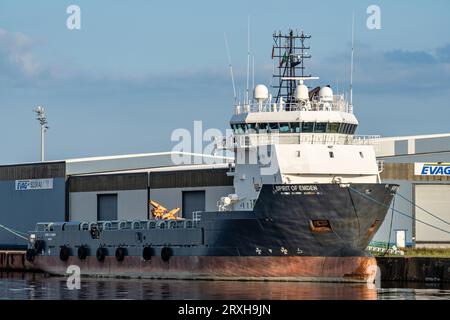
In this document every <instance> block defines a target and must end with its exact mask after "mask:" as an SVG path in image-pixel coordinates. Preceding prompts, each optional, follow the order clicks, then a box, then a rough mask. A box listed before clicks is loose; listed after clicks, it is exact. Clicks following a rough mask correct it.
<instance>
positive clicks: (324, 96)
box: [319, 86, 333, 102]
mask: <svg viewBox="0 0 450 320" xmlns="http://www.w3.org/2000/svg"><path fill="white" fill-rule="evenodd" d="M319 99H320V101H322V102H333V90H331V88H330V87H329V86H327V87H323V88H322V89H320V91H319Z"/></svg>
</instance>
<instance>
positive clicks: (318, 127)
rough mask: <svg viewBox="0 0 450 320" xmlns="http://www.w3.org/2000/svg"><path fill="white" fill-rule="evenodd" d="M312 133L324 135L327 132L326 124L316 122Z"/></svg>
mask: <svg viewBox="0 0 450 320" xmlns="http://www.w3.org/2000/svg"><path fill="white" fill-rule="evenodd" d="M314 132H317V133H325V132H327V123H326V122H318V123H316V126H315V127H314Z"/></svg>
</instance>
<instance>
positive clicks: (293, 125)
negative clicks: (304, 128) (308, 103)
mask: <svg viewBox="0 0 450 320" xmlns="http://www.w3.org/2000/svg"><path fill="white" fill-rule="evenodd" d="M291 131H292V132H293V133H300V123H298V122H293V123H291Z"/></svg>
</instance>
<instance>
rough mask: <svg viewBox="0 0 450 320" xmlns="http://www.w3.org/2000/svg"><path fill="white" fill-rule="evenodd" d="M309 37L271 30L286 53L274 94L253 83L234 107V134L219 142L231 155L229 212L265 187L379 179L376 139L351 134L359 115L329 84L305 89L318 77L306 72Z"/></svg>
mask: <svg viewBox="0 0 450 320" xmlns="http://www.w3.org/2000/svg"><path fill="white" fill-rule="evenodd" d="M308 38H309V37H308V36H305V35H304V34H303V33H302V34H300V35H294V34H293V32H292V31H291V32H290V34H289V36H282V35H281V34H280V35H274V41H275V45H274V50H275V49H278V48H279V49H280V50H281V49H283V50H284V52H282V51H281V52H280V54H279V56H278V57H279V58H280V61H277V62H276V63H278V69H279V74H278V75H274V77H277V78H278V79H279V84H278V85H277V86H274V89H276V90H278V93H277V95H276V96H275V97H273V96H272V94H270V93H269V90H268V88H267V87H266V86H265V85H263V84H259V85H257V86H256V87H255V88H254V90H253V100H252V101H248V102H246V103H244V104H243V105H239V104H238V105H236V106H235V107H234V115H233V117H232V118H231V121H230V124H231V127H232V129H233V135H232V136H229V137H225V138H219V139H218V148H226V149H229V150H231V151H233V152H234V153H235V169H234V172H231V173H230V174H231V175H234V186H235V193H236V195H234V201H230V200H229V199H224V201H223V200H222V204H223V203H224V202H225V203H230V204H234V205H233V206H231V205H229V209H230V210H231V209H234V210H252V209H253V206H254V204H255V202H256V199H257V198H258V196H259V190H260V189H261V186H262V185H264V184H328V183H337V184H348V183H379V182H380V176H379V173H380V170H381V166H380V165H379V164H378V163H377V160H376V157H375V150H374V143H375V142H374V141H375V138H378V136H358V135H355V132H356V129H357V126H358V120H357V119H356V117H355V115H354V113H353V106H352V103H350V102H348V101H347V100H346V99H345V95H344V94H342V93H339V94H334V93H333V90H332V88H331V87H330V86H329V85H325V86H322V87H318V86H317V87H310V88H308V86H307V84H311V83H313V82H314V81H315V82H317V81H319V80H320V79H319V78H318V77H311V76H304V69H305V67H304V63H303V61H304V59H305V58H309V57H310V56H309V55H308V54H307V53H305V51H304V50H305V49H306V47H305V45H304V40H305V39H308ZM295 40H300V42H301V46H299V47H297V46H296V44H295ZM283 43H284V44H283ZM277 44H278V47H276V45H277ZM295 48H299V49H300V50H301V52H300V53H296V52H295V51H296V50H295ZM287 57H289V58H287ZM297 69H300V71H301V73H302V75H301V76H297V75H296V73H295V72H296V70H297ZM297 71H298V70H297ZM283 91H285V94H283ZM237 199H239V200H237ZM225 207H226V206H225ZM221 208H224V206H223V205H222V206H221Z"/></svg>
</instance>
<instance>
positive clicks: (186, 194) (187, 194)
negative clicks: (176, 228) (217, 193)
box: [182, 190, 205, 219]
mask: <svg viewBox="0 0 450 320" xmlns="http://www.w3.org/2000/svg"><path fill="white" fill-rule="evenodd" d="M182 208H183V212H182V214H183V218H186V219H192V212H195V211H205V191H204V190H202V191H183V206H182Z"/></svg>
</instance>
